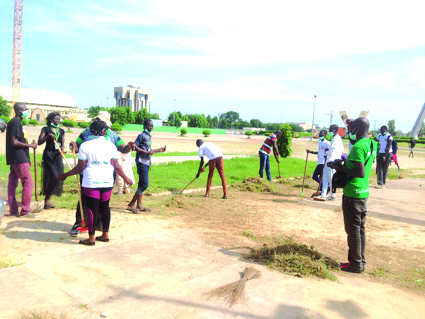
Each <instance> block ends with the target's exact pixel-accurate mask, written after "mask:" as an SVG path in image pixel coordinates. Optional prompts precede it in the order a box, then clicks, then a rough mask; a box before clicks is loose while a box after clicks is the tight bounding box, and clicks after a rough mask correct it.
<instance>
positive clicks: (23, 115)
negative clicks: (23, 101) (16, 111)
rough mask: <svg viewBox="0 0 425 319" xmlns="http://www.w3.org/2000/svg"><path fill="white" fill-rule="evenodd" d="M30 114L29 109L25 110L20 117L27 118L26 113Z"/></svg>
mask: <svg viewBox="0 0 425 319" xmlns="http://www.w3.org/2000/svg"><path fill="white" fill-rule="evenodd" d="M29 114H30V111H28V110H26V111H23V112H22V118H27V117H28V115H29Z"/></svg>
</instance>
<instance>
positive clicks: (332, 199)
mask: <svg viewBox="0 0 425 319" xmlns="http://www.w3.org/2000/svg"><path fill="white" fill-rule="evenodd" d="M326 200H331V201H334V200H335V197H332V196H329V197H326Z"/></svg>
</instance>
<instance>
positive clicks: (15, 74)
mask: <svg viewBox="0 0 425 319" xmlns="http://www.w3.org/2000/svg"><path fill="white" fill-rule="evenodd" d="M23 7H24V4H23V0H15V17H14V22H13V62H12V113H11V118H13V117H14V116H15V111H14V109H13V107H14V105H15V103H18V102H20V101H21V58H22V13H23V10H24V9H23Z"/></svg>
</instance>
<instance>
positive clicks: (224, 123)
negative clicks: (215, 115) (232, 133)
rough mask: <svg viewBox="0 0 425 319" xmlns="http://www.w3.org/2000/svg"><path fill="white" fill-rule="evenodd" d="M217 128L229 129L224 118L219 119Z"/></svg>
mask: <svg viewBox="0 0 425 319" xmlns="http://www.w3.org/2000/svg"><path fill="white" fill-rule="evenodd" d="M218 126H219V127H220V128H230V124H229V122H227V120H226V119H225V118H224V117H223V118H221V120H220V123H219V124H218Z"/></svg>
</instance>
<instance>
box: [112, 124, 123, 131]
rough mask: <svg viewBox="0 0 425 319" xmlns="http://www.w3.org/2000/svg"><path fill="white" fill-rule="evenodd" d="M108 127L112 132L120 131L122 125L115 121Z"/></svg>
mask: <svg viewBox="0 0 425 319" xmlns="http://www.w3.org/2000/svg"><path fill="white" fill-rule="evenodd" d="M110 129H111V130H112V131H114V132H120V131H122V127H121V125H120V123H118V122H115V123H114V124H112V125H111V127H110Z"/></svg>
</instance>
